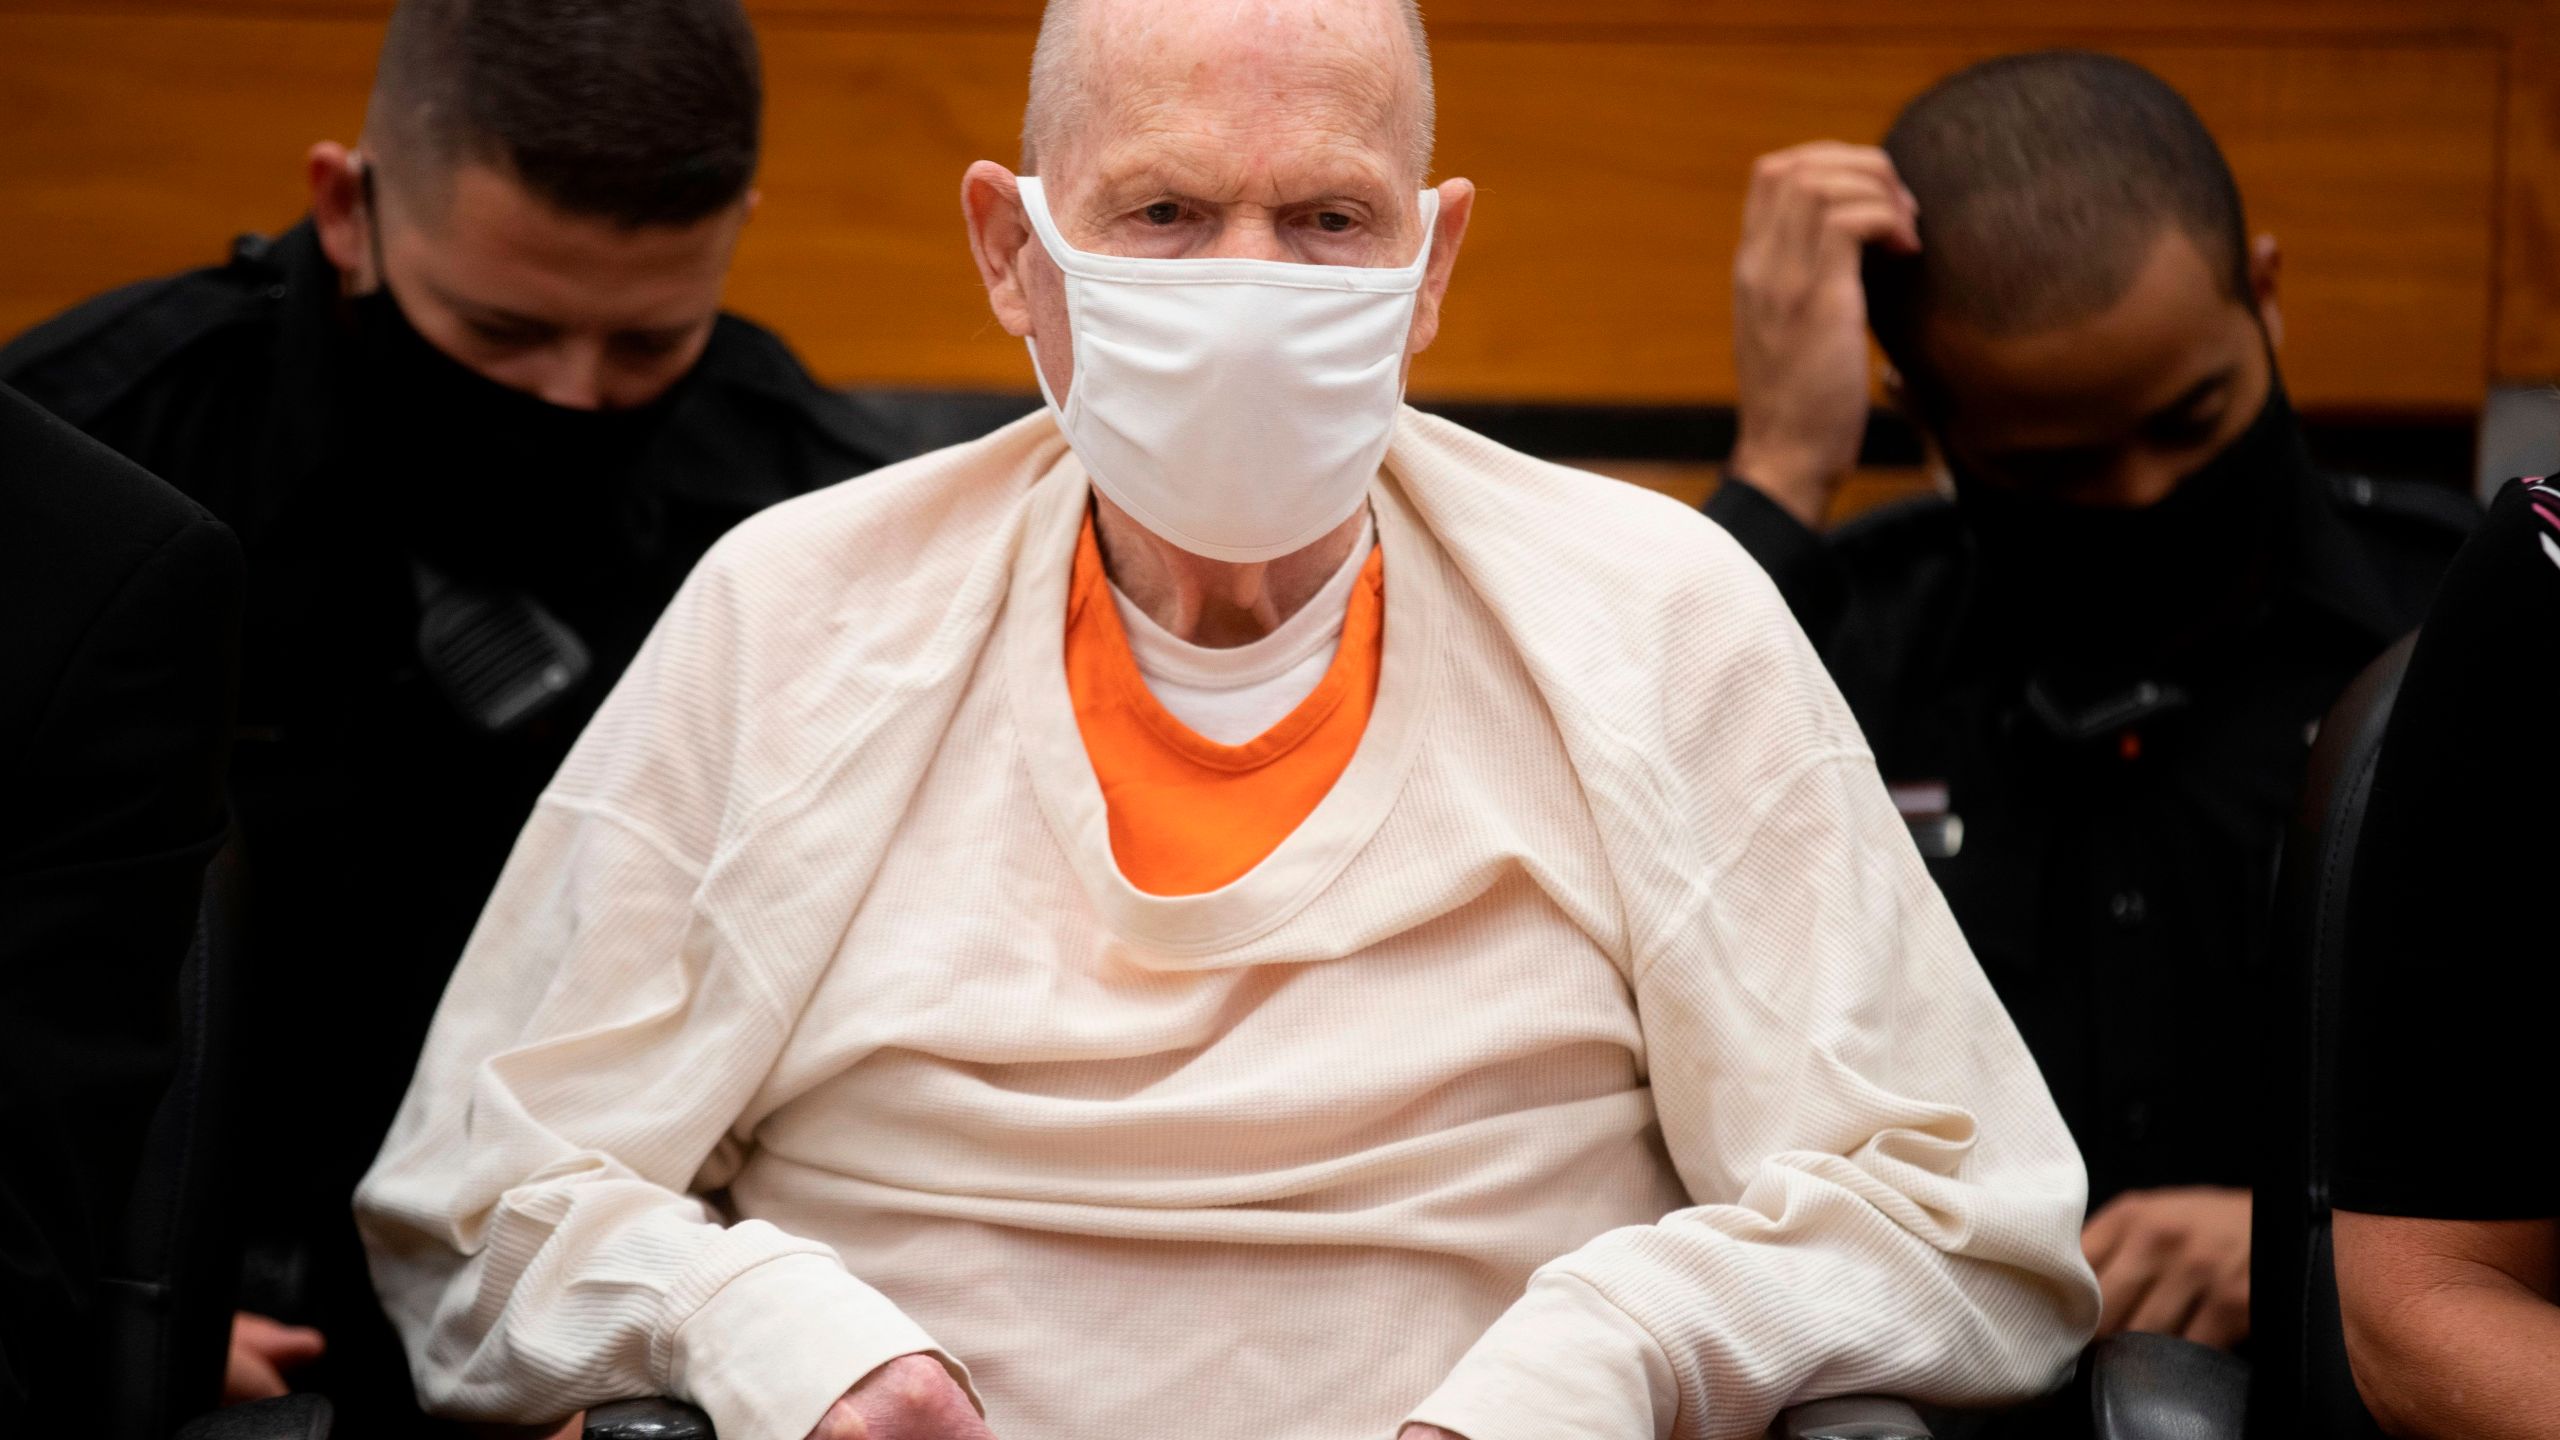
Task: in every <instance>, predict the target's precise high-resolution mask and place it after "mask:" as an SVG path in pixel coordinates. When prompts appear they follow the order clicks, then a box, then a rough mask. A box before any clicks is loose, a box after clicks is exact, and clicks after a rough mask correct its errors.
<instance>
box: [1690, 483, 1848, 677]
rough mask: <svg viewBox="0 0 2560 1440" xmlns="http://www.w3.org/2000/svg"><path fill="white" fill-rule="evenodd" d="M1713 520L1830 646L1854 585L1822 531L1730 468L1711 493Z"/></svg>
mask: <svg viewBox="0 0 2560 1440" xmlns="http://www.w3.org/2000/svg"><path fill="white" fill-rule="evenodd" d="M1704 509H1705V511H1706V516H1707V518H1708V519H1710V520H1713V521H1715V522H1716V523H1717V524H1719V525H1722V526H1723V527H1724V528H1725V530H1726V532H1727V533H1729V534H1731V535H1732V536H1733V538H1734V539H1735V540H1738V541H1740V542H1741V544H1742V548H1743V549H1744V550H1747V551H1749V552H1750V554H1751V558H1752V559H1754V560H1757V561H1759V562H1760V568H1761V569H1763V570H1766V571H1768V572H1769V578H1770V579H1771V580H1773V581H1775V582H1776V583H1777V586H1778V593H1779V594H1780V595H1782V596H1784V597H1786V602H1787V608H1788V609H1789V610H1792V611H1794V612H1795V617H1796V623H1797V624H1798V625H1801V626H1803V627H1804V633H1805V634H1806V635H1808V636H1811V637H1812V639H1813V644H1814V648H1815V649H1817V650H1820V649H1826V648H1828V646H1829V644H1830V640H1831V636H1832V632H1833V631H1834V630H1836V629H1838V628H1839V624H1840V616H1841V613H1842V612H1843V611H1844V610H1845V609H1846V608H1847V606H1848V598H1849V585H1848V580H1847V577H1846V576H1844V575H1843V574H1842V573H1841V568H1840V561H1839V558H1838V557H1837V556H1834V555H1833V554H1832V553H1831V547H1830V546H1829V545H1828V544H1826V543H1825V542H1824V541H1823V538H1822V536H1821V535H1819V534H1817V533H1815V532H1814V531H1813V530H1811V529H1808V528H1807V527H1806V526H1805V524H1804V522H1803V521H1801V520H1798V519H1797V518H1796V517H1794V516H1793V515H1790V514H1788V513H1787V511H1786V509H1785V507H1783V506H1781V505H1779V504H1778V502H1777V501H1775V500H1772V499H1770V498H1769V497H1768V496H1767V495H1766V494H1764V493H1762V492H1761V490H1760V489H1759V488H1758V487H1757V486H1755V485H1753V484H1752V483H1751V482H1750V481H1748V480H1745V479H1743V478H1742V477H1741V476H1739V475H1735V474H1732V473H1730V472H1728V473H1727V474H1726V475H1725V477H1724V483H1723V484H1720V485H1718V486H1717V487H1716V490H1715V493H1714V494H1712V495H1710V496H1708V497H1707V503H1706V505H1705V507H1704Z"/></svg>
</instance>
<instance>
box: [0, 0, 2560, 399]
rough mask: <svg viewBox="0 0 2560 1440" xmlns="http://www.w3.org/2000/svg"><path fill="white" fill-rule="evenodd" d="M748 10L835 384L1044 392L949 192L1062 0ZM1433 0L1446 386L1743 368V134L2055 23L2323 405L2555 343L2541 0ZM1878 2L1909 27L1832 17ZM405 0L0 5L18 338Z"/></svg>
mask: <svg viewBox="0 0 2560 1440" xmlns="http://www.w3.org/2000/svg"><path fill="white" fill-rule="evenodd" d="M750 6H751V8H752V9H753V10H754V11H755V12H756V13H757V15H758V17H759V23H760V25H761V27H762V29H763V32H764V40H765V49H766V59H767V68H768V72H769V76H768V78H769V91H770V94H771V114H770V119H769V132H770V140H769V144H768V152H767V153H768V160H767V167H766V172H765V176H764V188H765V192H766V196H765V205H764V208H763V210H762V212H761V213H760V214H759V216H758V218H757V220H756V222H755V224H754V225H753V226H751V227H750V230H749V236H748V240H747V242H746V246H745V248H744V251H743V252H742V254H741V257H740V263H739V268H738V271H737V275H736V279H735V284H734V290H733V296H732V298H733V301H734V303H735V304H737V305H738V307H739V308H741V309H743V310H746V311H747V312H748V313H751V314H755V315H758V316H760V317H761V318H764V319H766V320H768V321H770V322H772V323H774V324H776V325H777V326H779V327H780V328H781V329H783V330H784V331H785V332H786V334H788V335H789V336H790V338H791V339H792V340H793V341H794V343H795V344H797V345H798V346H799V347H800V348H801V349H802V351H803V352H804V354H806V355H807V356H808V357H809V358H810V359H811V361H812V363H813V364H814V365H815V366H816V367H817V368H818V369H819V370H820V371H821V373H823V374H825V375H826V376H827V377H829V378H830V379H834V380H839V381H846V382H866V383H894V384H919V385H968V386H1001V387H1005V388H1019V387H1021V386H1022V385H1024V384H1025V383H1026V382H1027V378H1028V376H1027V370H1026V368H1025V364H1024V361H1023V359H1022V356H1021V351H1020V348H1019V346H1018V344H1017V343H1016V342H1013V341H1011V340H1010V339H1008V338H1007V337H1005V336H1004V335H1003V334H1002V333H1001V332H1000V331H997V330H996V329H995V327H994V326H993V324H992V323H991V322H990V321H989V320H988V319H987V317H986V311H985V307H984V304H983V301H982V300H981V298H980V297H979V294H978V291H977V287H976V281H975V278H974V275H973V273H972V272H971V269H970V267H969V264H968V260H967V256H966V252H965V249H964V246H963V243H962V238H961V234H960V228H959V218H958V204H957V188H958V176H959V171H960V168H961V166H962V165H964V164H965V163H966V162H967V161H968V160H970V159H973V158H977V157H978V156H980V155H993V156H995V157H997V158H1006V157H1008V156H1009V155H1010V154H1011V151H1012V146H1013V140H1012V132H1013V128H1014V124H1015V118H1016V115H1017V112H1018V109H1019V106H1020V101H1021V83H1022V81H1021V77H1022V72H1023V69H1024V66H1025V62H1026V59H1027V53H1028V40H1029V33H1030V32H1029V23H1030V17H1031V16H1032V15H1033V14H1034V13H1036V5H1035V4H1033V3H1031V0H938V3H933V4H925V3H922V0H750ZM1431 8H1432V14H1433V16H1434V19H1435V23H1436V25H1437V26H1438V30H1439V36H1440V39H1439V63H1440V73H1441V84H1442V107H1443V113H1442V135H1443V144H1442V160H1443V167H1442V168H1443V170H1444V172H1446V173H1465V174H1468V175H1471V176H1472V177H1473V178H1474V179H1476V180H1477V182H1478V183H1479V184H1480V185H1482V186H1483V187H1484V191H1485V198H1484V201H1483V203H1482V205H1481V207H1480V209H1479V215H1478V221H1477V225H1478V229H1477V231H1476V234H1475V235H1474V236H1473V237H1472V238H1471V240H1470V242H1469V246H1468V253H1467V256H1466V258H1465V260H1464V262H1463V263H1462V264H1461V266H1460V270H1459V279H1458V289H1457V291H1456V294H1455V299H1454V308H1453V311H1452V314H1451V317H1450V321H1449V325H1448V328H1447V331H1446V332H1445V335H1444V338H1443V341H1442V344H1441V346H1440V347H1439V348H1438V349H1437V350H1435V352H1434V353H1433V354H1432V355H1431V356H1430V357H1428V358H1427V359H1426V361H1425V362H1424V365H1423V366H1422V368H1421V369H1420V371H1419V372H1418V374H1417V386H1418V388H1419V389H1421V390H1423V391H1426V392H1428V393H1434V394H1442V395H1449V396H1465V397H1471V398H1532V399H1590V400H1620V401H1624V400H1647V401H1705V402H1716V401H1722V400H1725V399H1727V398H1729V396H1730V392H1731V375H1730V360H1729V355H1728V351H1727V342H1726V338H1725V326H1726V315H1727V297H1726V278H1725V276H1726V270H1727V267H1728V265H1729V263H1730V255H1731V247H1732V242H1733V233H1734V228H1735V225H1736V223H1737V221H1738V211H1739V205H1740V196H1741V186H1742V182H1743V179H1744V175H1745V167H1746V166H1747V165H1748V162H1749V159H1750V157H1751V156H1752V155H1753V154H1756V153H1758V152H1759V151H1760V150H1762V149H1766V148H1770V147H1773V146H1776V145H1780V144H1784V143H1787V142H1789V141H1792V140H1795V139H1799V138H1807V137H1810V136H1814V135H1821V134H1829V135H1839V136H1846V137H1852V138H1867V137H1872V136H1873V135H1874V134H1875V133H1877V132H1878V131H1879V130H1880V129H1881V127H1882V125H1883V123H1884V121H1885V119H1886V118H1887V117H1888V116H1889V115H1890V113H1891V111H1892V110H1893V108H1894V107H1895V105H1896V104H1898V103H1899V101H1900V100H1901V99H1902V98H1903V97H1905V96H1906V95H1908V94H1909V93H1910V92H1912V91H1913V90H1914V89H1916V88H1917V87H1918V86H1920V85H1921V84H1923V83H1925V82H1926V81H1927V80H1928V79H1930V78H1931V77H1933V76H1934V75H1936V74H1939V73H1942V72H1943V71H1945V70H1946V69H1948V68H1952V67H1953V66H1955V65H1957V64H1961V63H1963V62H1964V61H1966V60H1968V59H1971V58H1974V57H1975V56H1978V55H1981V54H1987V53H1992V52H1994V51H1997V50H2000V49H2004V48H2014V47H2015V46H2018V45H2023V44H2036V43H2050V42H2051V41H2054V40H2057V39H2080V40H2083V41H2095V42H2108V43H2111V44H2112V47H2113V48H2119V49H2123V50H2124V51H2126V52H2127V53H2130V54H2133V55H2134V56H2136V58H2139V59H2142V60H2143V61H2145V62H2146V63H2150V64H2153V65H2155V66H2156V67H2157V68H2159V69H2160V70H2161V71H2162V73H2164V74H2166V75H2168V76H2169V77H2170V78H2171V79H2172V80H2173V81H2175V82H2177V83H2179V84H2180V85H2181V86H2182V87H2184V88H2185V89H2187V90H2188V92H2189V93H2190V94H2191V95H2192V96H2193V97H2194V99H2195V100H2196V102H2197V104H2198V107H2199V108H2200V109H2202V110H2203V111H2204V112H2205V114H2206V116H2207V118H2208V120H2209V121H2211V122H2212V123H2213V124H2214V125H2215V127H2216V129H2217V131H2218V132H2219V133H2220V134H2221V135H2222V136H2223V138H2224V140H2225V142H2226V145H2227V146H2228V148H2229V150H2230V152H2231V154H2232V157H2233V160H2234V163H2235V165H2236V166H2237V167H2238V168H2239V170H2240V172H2241V175H2242V180H2243V184H2244V186H2245V188H2246V189H2247V192H2248V194H2249V198H2250V201H2251V204H2252V208H2253V216H2252V218H2253V221H2254V222H2255V223H2256V224H2257V225H2258V226H2259V227H2260V228H2263V229H2269V230H2273V231H2275V232H2276V233H2278V235H2279V236H2280V237H2281V238H2282V239H2283V240H2284V242H2285V244H2286V247H2287V256H2288V268H2287V271H2286V284H2287V295H2288V305H2287V309H2288V315H2289V321H2290V328H2291V343H2290V345H2289V348H2288V357H2287V359H2288V369H2289V373H2290V374H2291V375H2292V377H2293V380H2294V383H2295V385H2296V388H2297V392H2298V395H2299V398H2300V399H2301V400H2302V401H2303V403H2305V404H2306V405H2308V406H2311V407H2314V408H2322V409H2329V410H2347V409H2354V410H2383V411H2391V410H2406V411H2430V412H2442V411H2447V410H2452V409H2460V408H2465V407H2468V406H2470V405H2472V404H2475V403H2476V402H2477V399H2478V397H2479V394H2480V392H2481V390H2482V387H2483V385H2484V384H2485V382H2486V380H2487V379H2488V378H2489V373H2490V372H2489V360H2490V357H2491V355H2492V353H2493V345H2494V347H2495V350H2494V353H2495V354H2496V355H2497V356H2498V357H2499V359H2500V360H2501V361H2502V362H2503V361H2507V360H2512V359H2516V358H2518V357H2522V358H2524V359H2526V360H2531V359H2532V358H2533V353H2534V352H2533V350H2532V348H2531V347H2530V346H2529V345H2526V344H2523V343H2520V342H2519V340H2518V338H2517V337H2519V336H2526V335H2532V334H2539V333H2552V332H2560V326H2547V325H2543V324H2540V323H2538V321H2536V320H2532V319H2528V320H2525V321H2519V320H2518V319H2517V318H2516V317H2515V316H2513V315H2512V314H2507V313H2504V312H2500V313H2499V318H2498V324H2497V329H2496V332H2495V335H2494V337H2493V334H2492V328H2491V327H2492V316H2493V306H2494V305H2495V304H2496V302H2497V301H2498V300H2499V299H2500V297H2501V296H2502V295H2503V296H2505V297H2508V298H2509V299H2513V298H2515V297H2518V296H2525V295H2531V296H2532V297H2533V298H2534V300H2535V303H2537V304H2539V305H2543V306H2547V307H2548V310H2549V313H2551V314H2554V315H2560V276H2555V277H2554V287H2553V288H2552V289H2551V290H2550V291H2548V292H2547V293H2537V292H2532V291H2531V290H2530V289H2529V288H2528V287H2525V286H2522V285H2520V283H2519V282H2518V281H2517V279H2516V272H2517V270H2518V267H2519V253H2520V252H2519V247H2518V245H2517V243H2516V242H2515V240H2514V238H2513V231H2514V229H2515V227H2516V225H2517V224H2518V223H2521V222H2518V221H2516V220H2515V219H2514V218H2513V217H2514V216H2516V215H2517V214H2518V213H2520V212H2519V209H2518V205H2517V202H2516V201H2515V200H2514V198H2513V195H2514V193H2515V192H2516V191H2517V190H2518V189H2519V188H2522V189H2525V190H2528V191H2530V190H2531V189H2532V188H2533V187H2532V186H2529V185H2525V184H2524V183H2523V182H2520V181H2518V180H2517V179H2516V177H2515V176H2514V175H2513V173H2512V172H2510V173H2508V174H2505V175H2503V176H2502V174H2501V171H2500V168H2499V157H2500V154H2501V144H2502V137H2503V144H2504V148H2505V150H2506V151H2507V152H2509V153H2513V152H2515V151H2516V150H2517V148H2518V142H2517V139H2516V130H2517V125H2518V123H2519V122H2518V120H2517V119H2516V117H2515V116H2513V115H2511V114H2509V113H2507V112H2506V111H2504V110H2502V109H2501V106H2502V104H2503V102H2504V99H2505V96H2506V94H2507V90H2506V88H2505V86H2504V83H2503V82H2504V80H2505V78H2506V77H2507V75H2508V73H2509V72H2508V67H2509V66H2510V65H2511V63H2512V61H2511V57H2510V56H2509V54H2508V52H2507V50H2506V49H2505V48H2504V47H2506V46H2507V45H2508V44H2509V41H2510V38H2511V36H2512V35H2513V34H2514V33H2516V32H2517V30H2518V28H2519V26H2520V25H2521V24H2522V23H2523V22H2521V21H2520V20H2519V19H2518V16H2519V15H2527V14H2529V15H2531V16H2540V15H2542V14H2543V13H2544V11H2545V10H2546V9H2547V6H2545V5H2542V4H2540V3H2535V4H2530V5H2529V4H2526V3H2525V0H2443V3H2439V4H2435V5H2429V4H2426V3H2423V0H2337V3H2334V4H2333V3H2325V0H2323V3H2315V0H2233V3H2231V4H2227V5H2215V4H2211V3H2207V0H2160V3H2159V4H2157V5H2151V6H2145V7H2121V6H2116V7H2110V6H2103V5H2098V4H2095V3H2072V4H2067V5H2064V4H2051V3H2044V0H2034V3H2030V0H1990V3H1987V4H1983V5H1976V4H1970V3H1963V4H1959V3H1957V0H1898V3H1894V4H1889V5H1888V4H1885V3H1884V0H1872V3H1864V4H1855V5H1850V4H1844V5H1842V6H1837V7H1831V8H1830V9H1829V10H1825V11H1824V12H1823V13H1822V14H1821V15H1819V16H1809V15H1807V14H1806V13H1804V12H1806V11H1809V10H1813V9H1815V8H1816V7H1802V6H1799V5H1796V4H1794V3H1792V0H1727V3H1719V4H1717V5H1699V4H1696V3H1694V0H1585V3H1582V4H1577V5H1574V6H1570V7H1568V6H1564V5H1561V4H1559V3H1554V0H1438V3H1435V4H1433V6H1432V7H1431ZM2133 11H2138V12H2139V13H2138V14H2137V13H2130V12H2133ZM1859 12H1865V13H1866V15H1867V16H1868V18H1869V19H1870V20H1871V21H1877V20H1880V21H1881V22H1882V23H1881V24H1873V23H1871V24H1868V25H1864V26H1860V25H1855V24H1852V23H1849V22H1848V20H1844V19H1842V18H1841V17H1843V16H1847V17H1849V19H1854V18H1855V17H1856V15H1857V14H1858V13H1859ZM385 13H387V6H386V5H384V4H381V3H379V0H237V3H234V0H122V3H119V0H103V3H102V4H100V5H95V6H74V5H71V4H68V3H66V0H50V3H45V0H0V213H7V214H9V215H11V216H12V217H15V218H20V219H21V221H22V223H21V225H20V226H18V227H16V233H17V235H18V236H19V238H20V240H21V249H20V257H19V263H18V264H16V265H14V266H11V267H9V269H8V271H7V273H5V274H0V334H5V333H12V332H14V331H15V330H17V329H18V328H20V327H22V326H23V325H25V324H27V323H29V322H31V321H33V320H34V319H37V318H39V317H41V316H42V315H44V314H46V313H49V312H51V311H52V310H55V309H58V308H59V307H60V306H62V305H63V304H66V303H68V302H70V301H71V300H74V299H76V298H78V297H80V296H81V295H83V294H86V293H90V292H93V291H95V290H97V289H99V288H102V287H103V286H105V285H107V284H111V283H114V282H115V281H118V280H121V279H128V278H133V277H136V276H140V275H145V274H150V273H155V272H159V271H165V270H169V269H173V268H177V267H179V266H182V265H186V264H191V263H201V262H203V261H205V260H207V259H209V258H212V257H213V256H215V255H217V254H218V253H219V249H220V245H221V242H222V240H223V238H224V237H226V236H227V235H228V234H230V233H232V232H234V231H237V230H242V229H251V228H266V227H272V226H275V225H277V224H280V223H283V222H284V221H286V220H288V219H290V218H291V216H292V215H293V214H295V213H296V212H297V211H298V209H299V206H300V179H299V174H300V164H299V157H300V154H301V151H302V149H303V147H304V146H305V145H306V144H307V143H308V142H309V141H311V140H313V139H318V138H322V137H327V136H334V137H337V138H352V137H353V134H354V131H355V129H356V126H357V124H358V122H359V119H360V115H361V107H362V94H363V90H364V86H365V83H366V80H367V77H368V75H369V71H370V62H371V51H372V48H373V45H374V43H375V40H376V38H377V37H378V35H379V17H380V16H381V15H383V14H385ZM1560 17H1563V18H1560ZM1702 17H1713V18H1712V23H1710V21H1709V20H1708V19H1704V18H1702ZM2074 17H2079V18H2078V19H2076V20H2075V19H2074ZM2075 26H2077V27H2078V28H2074V27H2075ZM2110 37H2116V38H2115V39H2114V40H2112V41H2110ZM2554 213H2555V214H2560V210H2555V212H2554ZM2502 217H2504V218H2502ZM2502 225H2504V226H2505V232H2504V233H2505V234H2506V235H2507V240H2506V243H2505V247H2504V251H2503V253H2501V251H2500V249H2499V248H2498V243H2497V241H2498V237H2499V236H2500V235H2501V233H2502V231H2501V226H2502ZM2502 265H2503V267H2504V270H2503V273H2504V274H2505V275H2506V277H2507V288H2506V289H2505V290H2504V291H2501V290H2500V289H2499V288H2498V286H2497V283H2496V281H2497V277H2498V276H2499V275H2500V274H2501V268H2500V267H2501V266H2502ZM2553 340H2554V343H2560V333H2553ZM2554 373H2560V367H2555V369H2554Z"/></svg>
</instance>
